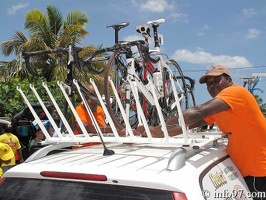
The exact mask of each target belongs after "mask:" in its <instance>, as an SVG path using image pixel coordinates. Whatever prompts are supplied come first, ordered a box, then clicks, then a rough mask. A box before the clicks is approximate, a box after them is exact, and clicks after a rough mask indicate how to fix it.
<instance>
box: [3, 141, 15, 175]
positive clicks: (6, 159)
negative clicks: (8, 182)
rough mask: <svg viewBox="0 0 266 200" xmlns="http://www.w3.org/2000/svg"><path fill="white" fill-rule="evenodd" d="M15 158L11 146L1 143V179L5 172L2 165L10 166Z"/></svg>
mask: <svg viewBox="0 0 266 200" xmlns="http://www.w3.org/2000/svg"><path fill="white" fill-rule="evenodd" d="M13 157H14V153H13V151H12V149H11V148H10V146H9V145H7V144H4V143H2V142H0V178H1V177H2V176H3V174H4V172H3V170H2V164H5V165H7V164H9V163H10V162H11V160H12V158H13Z"/></svg>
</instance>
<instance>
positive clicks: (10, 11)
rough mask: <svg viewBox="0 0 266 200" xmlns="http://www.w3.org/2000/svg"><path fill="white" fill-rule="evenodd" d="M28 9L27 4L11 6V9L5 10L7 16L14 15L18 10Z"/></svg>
mask: <svg viewBox="0 0 266 200" xmlns="http://www.w3.org/2000/svg"><path fill="white" fill-rule="evenodd" d="M26 7H28V4H23V3H19V4H17V5H13V6H11V8H8V9H7V14H8V15H15V14H16V13H17V11H18V10H20V9H23V8H26Z"/></svg>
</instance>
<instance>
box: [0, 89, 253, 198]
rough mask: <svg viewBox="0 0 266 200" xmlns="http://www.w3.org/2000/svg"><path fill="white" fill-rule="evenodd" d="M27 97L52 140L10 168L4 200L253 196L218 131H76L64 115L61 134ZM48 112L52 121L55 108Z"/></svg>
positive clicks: (2, 183) (1, 188) (2, 188)
mask: <svg viewBox="0 0 266 200" xmlns="http://www.w3.org/2000/svg"><path fill="white" fill-rule="evenodd" d="M46 89H47V88H46ZM96 89H97V88H96ZM19 91H20V92H21V93H22V94H23V91H21V90H19ZM62 91H63V92H64V90H62ZM22 96H25V95H22ZM23 98H24V97H23ZM65 98H66V99H67V98H68V97H67V95H66V96H65ZM98 98H100V97H99V96H98ZM51 99H52V98H51ZM24 100H25V102H26V103H27V105H28V106H29V108H30V110H31V111H32V114H33V116H34V117H35V120H36V121H37V123H38V125H39V127H40V128H41V129H42V130H43V132H44V134H45V137H46V140H45V142H44V143H45V145H46V146H44V147H42V148H41V149H40V150H38V151H37V152H35V153H33V154H32V155H31V156H30V157H29V158H28V159H27V160H26V161H25V162H24V163H22V164H19V165H17V166H15V167H13V168H12V169H10V170H9V171H7V172H6V173H5V174H4V177H3V178H2V179H1V180H0V200H26V199H34V200H35V199H36V200H44V199H45V200H47V199H50V200H67V199H71V200H73V199H75V200H85V199H86V200H87V199H93V200H94V199H97V200H102V199H108V200H122V199H123V200H130V199H131V200H137V199H138V200H139V199H152V200H168V199H169V200H170V199H171V200H217V199H223V200H224V199H226V200H229V199H230V200H231V199H232V200H240V199H252V198H251V197H252V195H250V193H249V191H248V187H247V185H246V183H245V181H244V179H243V177H242V175H241V174H240V172H239V170H238V169H237V167H236V166H235V164H234V163H233V162H232V160H231V159H230V157H229V156H228V153H227V151H226V143H227V139H226V138H223V137H222V136H221V134H220V133H215V132H201V133H199V132H196V133H192V132H187V131H186V129H183V134H181V135H179V136H176V137H169V135H168V133H167V131H164V137H163V138H153V137H151V135H150V134H148V132H147V135H148V136H147V137H145V138H144V137H138V136H134V135H133V134H132V130H131V129H127V133H128V135H127V136H126V137H121V136H119V135H118V134H117V132H116V130H115V128H114V127H113V134H103V133H102V132H101V131H99V133H98V134H97V135H91V134H89V133H87V132H86V130H85V128H84V127H83V134H81V135H74V134H73V132H72V130H71V129H70V127H69V125H68V124H67V122H65V123H64V125H65V126H66V128H67V130H68V132H67V134H61V132H60V130H59V132H58V137H51V136H50V135H49V134H48V133H47V131H46V129H45V127H44V126H43V124H42V122H41V121H40V119H39V118H38V116H37V114H36V113H35V111H34V109H32V108H31V104H30V102H28V99H27V98H26V97H25V98H24ZM52 100H53V99H52ZM53 102H54V101H53ZM40 103H42V102H41V101H40ZM104 106H105V105H104V104H102V107H103V108H104ZM55 107H56V108H57V106H55ZM70 107H71V104H70ZM44 111H45V112H46V109H45V108H44ZM57 111H58V113H59V115H60V112H61V111H60V110H59V109H58V110H57ZM73 113H74V111H73ZM106 114H108V113H106ZM46 115H47V116H48V118H50V120H51V122H53V121H52V120H53V119H52V118H51V116H49V112H47V113H46ZM74 115H75V113H74ZM75 116H76V120H77V121H79V120H80V119H79V117H77V115H75ZM60 117H61V119H64V116H62V115H60ZM124 120H125V122H126V120H127V119H126V118H124ZM109 122H110V123H111V121H110V119H109ZM143 122H145V121H143ZM180 122H181V123H180V124H181V125H182V127H185V125H184V122H183V121H180ZM161 123H162V127H163V121H162V122H161ZM52 124H53V123H52ZM81 125H82V124H81ZM110 125H112V124H110ZM81 128H82V126H81ZM95 128H97V126H96V125H95Z"/></svg>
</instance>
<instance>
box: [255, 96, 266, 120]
mask: <svg viewBox="0 0 266 200" xmlns="http://www.w3.org/2000/svg"><path fill="white" fill-rule="evenodd" d="M254 97H255V98H256V100H257V102H258V104H259V107H260V110H261V112H262V113H263V115H264V116H265V117H266V103H263V100H262V98H260V97H259V95H256V94H255V95H254Z"/></svg>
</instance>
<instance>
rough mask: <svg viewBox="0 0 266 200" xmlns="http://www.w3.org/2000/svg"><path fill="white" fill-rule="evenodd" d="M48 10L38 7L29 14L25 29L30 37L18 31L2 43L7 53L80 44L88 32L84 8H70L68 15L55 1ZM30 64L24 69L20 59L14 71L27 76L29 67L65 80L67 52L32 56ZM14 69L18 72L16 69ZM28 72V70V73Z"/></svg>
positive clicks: (52, 78) (44, 75)
mask: <svg viewBox="0 0 266 200" xmlns="http://www.w3.org/2000/svg"><path fill="white" fill-rule="evenodd" d="M46 11H47V14H44V13H42V12H41V11H40V10H38V9H35V10H32V11H29V12H28V13H27V14H26V20H25V24H24V25H25V29H26V30H28V31H29V36H30V38H29V39H27V38H26V36H25V35H24V34H23V33H22V32H20V31H16V32H15V34H14V36H13V37H12V38H11V39H10V40H7V41H5V42H3V43H2V44H1V48H2V52H3V54H4V55H5V56H9V55H10V54H12V53H15V54H16V55H17V56H18V57H20V52H21V51H22V50H23V51H25V52H30V51H38V50H50V49H56V48H59V47H63V48H64V47H67V45H69V44H70V43H73V44H80V42H81V41H82V39H84V37H85V36H86V35H87V34H88V31H86V30H85V28H84V26H85V24H86V23H88V17H87V15H86V14H85V13H83V12H81V11H72V12H70V13H69V14H68V15H67V17H66V18H65V19H63V16H62V14H61V12H60V11H59V10H58V9H57V8H55V7H54V6H52V5H48V6H47V8H46ZM30 63H31V66H30V67H29V68H27V70H25V67H23V65H21V63H20V62H19V61H17V62H16V64H15V66H16V70H14V71H13V70H12V72H13V75H16V76H18V75H21V76H20V77H22V78H25V77H27V75H26V74H27V73H28V72H29V70H31V69H34V72H37V71H38V72H40V74H41V76H43V77H45V78H46V80H47V81H50V80H54V79H57V80H65V77H66V74H67V69H66V67H65V66H66V56H60V55H55V54H50V55H42V56H36V57H33V58H31V62H30ZM14 72H15V73H14ZM25 72H26V74H25Z"/></svg>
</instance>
